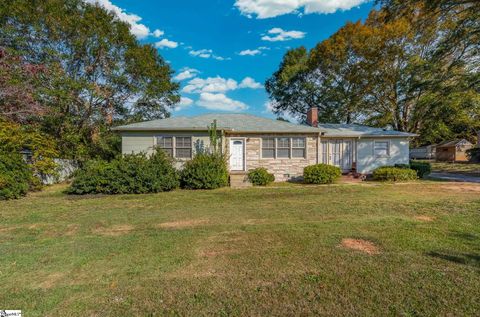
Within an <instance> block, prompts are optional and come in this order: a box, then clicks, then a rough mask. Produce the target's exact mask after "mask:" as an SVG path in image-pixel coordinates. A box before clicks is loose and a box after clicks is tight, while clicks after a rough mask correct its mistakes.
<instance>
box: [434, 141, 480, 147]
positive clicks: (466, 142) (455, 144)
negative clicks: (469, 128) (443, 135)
mask: <svg viewBox="0 0 480 317" xmlns="http://www.w3.org/2000/svg"><path fill="white" fill-rule="evenodd" d="M458 144H462V145H463V144H466V145H473V144H472V143H470V142H468V141H467V140H465V139H459V140H450V141H445V142H441V143H438V144H437V145H436V147H451V146H457V145H458Z"/></svg>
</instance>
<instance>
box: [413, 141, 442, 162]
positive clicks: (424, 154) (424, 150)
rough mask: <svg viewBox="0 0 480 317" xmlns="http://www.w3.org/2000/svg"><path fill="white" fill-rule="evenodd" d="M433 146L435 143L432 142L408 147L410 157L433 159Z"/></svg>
mask: <svg viewBox="0 0 480 317" xmlns="http://www.w3.org/2000/svg"><path fill="white" fill-rule="evenodd" d="M435 147H436V144H432V145H426V146H422V147H419V148H415V149H410V158H411V159H415V160H433V159H435V151H436V148H435Z"/></svg>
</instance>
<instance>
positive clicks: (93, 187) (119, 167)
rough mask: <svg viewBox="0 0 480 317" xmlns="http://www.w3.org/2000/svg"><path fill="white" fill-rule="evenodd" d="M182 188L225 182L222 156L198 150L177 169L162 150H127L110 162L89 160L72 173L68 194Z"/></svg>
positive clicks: (212, 187)
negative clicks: (202, 152) (196, 153)
mask: <svg viewBox="0 0 480 317" xmlns="http://www.w3.org/2000/svg"><path fill="white" fill-rule="evenodd" d="M180 185H181V186H182V187H183V188H186V189H214V188H219V187H222V186H226V185H228V169H227V163H226V159H225V157H223V156H222V155H220V154H198V155H196V156H195V157H194V158H193V159H192V160H191V161H189V162H187V163H185V166H184V168H183V169H182V170H181V171H180V172H178V171H177V170H176V169H175V167H174V162H173V160H172V159H171V158H169V157H167V156H166V155H165V154H164V152H163V151H156V152H155V153H154V154H153V155H151V156H148V155H146V154H130V155H124V156H120V157H118V158H116V159H114V160H112V161H110V162H106V161H90V162H88V163H87V164H86V165H85V166H84V167H83V168H81V169H80V170H78V171H77V172H76V174H75V177H74V180H73V182H72V184H71V185H70V187H69V188H68V189H67V191H66V192H67V193H68V194H74V195H85V194H145V193H158V192H163V191H170V190H173V189H175V188H178V187H179V186H180Z"/></svg>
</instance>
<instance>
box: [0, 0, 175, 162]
mask: <svg viewBox="0 0 480 317" xmlns="http://www.w3.org/2000/svg"><path fill="white" fill-rule="evenodd" d="M0 31H1V32H0V34H1V35H0V45H1V46H3V47H5V48H6V49H7V50H9V51H10V52H12V54H16V55H18V56H20V57H21V59H22V61H23V62H24V63H28V64H30V65H42V67H45V68H46V69H47V70H48V71H49V74H50V76H48V78H46V79H45V80H44V82H43V85H42V87H40V88H39V89H37V90H36V94H37V100H40V102H41V103H42V104H43V105H45V106H47V107H48V108H49V110H50V111H49V112H48V116H47V117H45V119H44V120H43V122H42V128H43V129H44V130H45V131H46V132H48V133H50V134H51V135H53V136H54V137H56V138H58V140H60V147H61V150H62V152H63V153H64V154H67V155H70V156H75V157H78V156H81V157H89V156H91V155H92V154H94V153H96V152H98V146H100V147H101V146H102V144H101V139H102V137H101V136H102V135H105V134H107V135H108V130H109V127H110V126H111V125H113V124H114V123H115V122H118V121H126V120H146V119H154V118H163V117H166V116H169V110H170V109H171V108H172V107H173V106H174V105H175V103H177V102H178V101H179V96H178V93H177V90H178V84H177V83H174V82H172V80H171V76H172V73H173V71H172V69H171V68H170V67H169V65H168V64H167V63H166V62H165V61H164V60H163V58H162V57H161V56H160V55H159V54H158V52H157V50H156V49H155V48H154V47H153V46H151V45H143V44H140V43H139V42H138V41H137V40H136V39H135V37H134V36H133V35H132V34H131V33H130V29H129V25H128V24H126V23H124V22H122V21H120V20H119V19H118V18H117V17H116V16H115V14H114V13H113V12H108V11H106V10H105V9H104V8H102V7H100V6H98V5H91V4H87V3H85V2H84V1H81V0H41V1H38V0H11V1H2V2H1V3H0Z"/></svg>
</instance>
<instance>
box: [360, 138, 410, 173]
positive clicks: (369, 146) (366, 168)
mask: <svg viewBox="0 0 480 317" xmlns="http://www.w3.org/2000/svg"><path fill="white" fill-rule="evenodd" d="M376 140H377V141H389V142H390V155H389V156H388V157H376V156H375V153H374V142H375V141H376ZM408 162H409V140H408V138H362V139H359V140H358V141H357V171H358V172H359V173H362V174H368V173H371V172H373V171H374V170H375V169H376V168H378V167H381V166H393V165H395V164H408Z"/></svg>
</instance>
